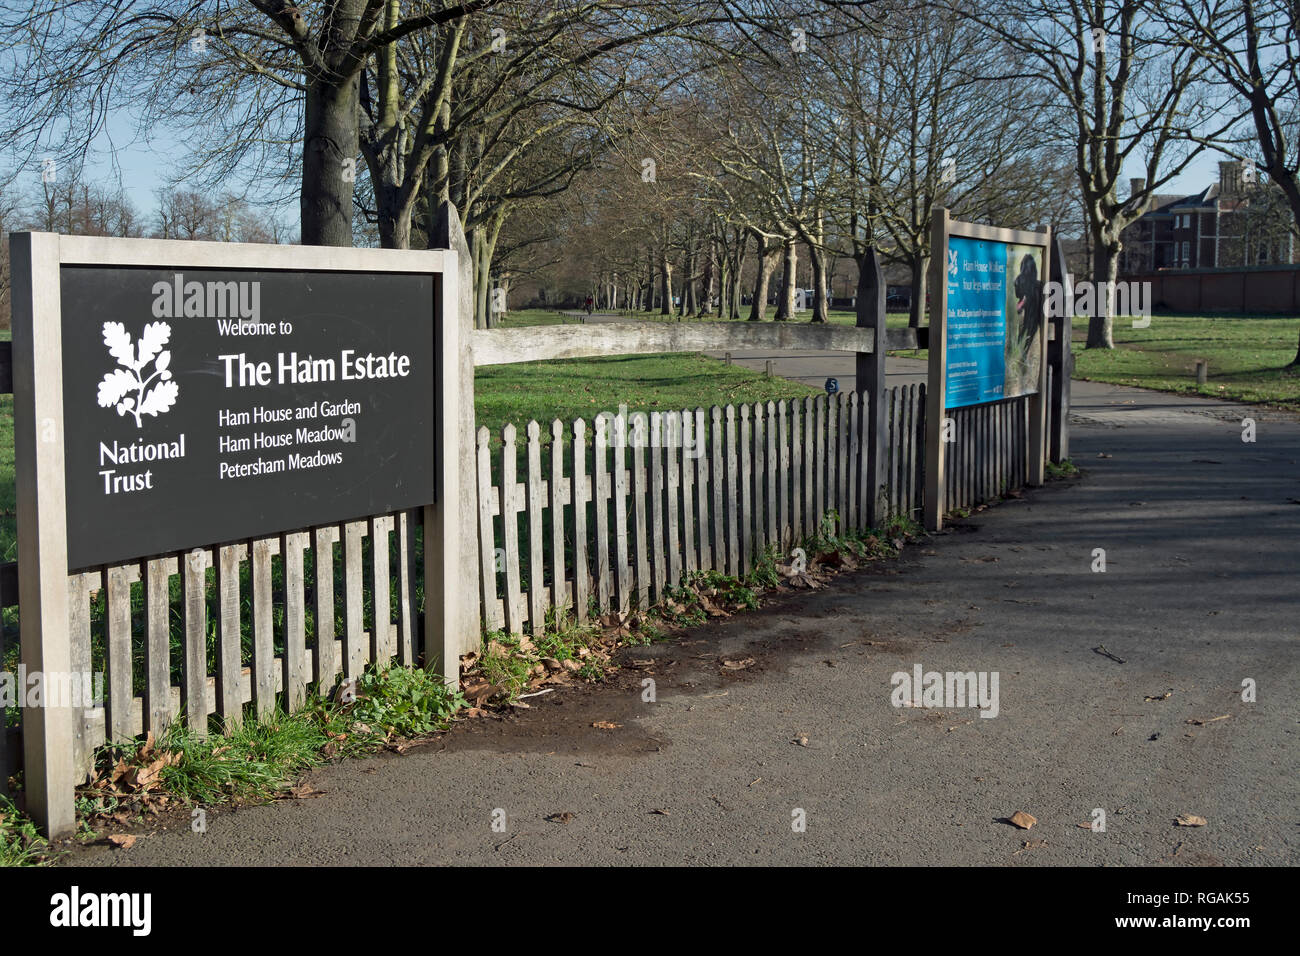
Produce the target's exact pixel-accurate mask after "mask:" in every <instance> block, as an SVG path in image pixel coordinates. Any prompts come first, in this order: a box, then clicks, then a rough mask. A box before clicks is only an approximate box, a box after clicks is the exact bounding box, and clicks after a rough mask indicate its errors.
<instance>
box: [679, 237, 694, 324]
mask: <svg viewBox="0 0 1300 956" xmlns="http://www.w3.org/2000/svg"><path fill="white" fill-rule="evenodd" d="M694 314H695V243H694V242H690V243H688V244H687V246H686V253H685V255H684V257H683V261H682V308H681V311H680V312H679V313H678V316H679V317H685V316H688V315H694Z"/></svg>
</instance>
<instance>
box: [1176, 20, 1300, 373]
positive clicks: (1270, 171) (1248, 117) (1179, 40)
mask: <svg viewBox="0 0 1300 956" xmlns="http://www.w3.org/2000/svg"><path fill="white" fill-rule="evenodd" d="M1162 18H1163V21H1164V23H1165V24H1166V25H1167V27H1168V30H1169V36H1170V41H1171V42H1172V43H1173V44H1175V45H1177V46H1180V47H1183V48H1185V49H1187V50H1189V51H1191V52H1192V54H1194V55H1196V56H1198V57H1200V58H1201V59H1202V60H1203V61H1204V62H1205V63H1206V64H1207V65H1208V69H1209V77H1210V78H1211V79H1213V80H1214V81H1215V88H1214V95H1215V96H1216V97H1217V98H1218V99H1219V100H1220V102H1221V105H1222V108H1223V110H1224V111H1225V112H1226V113H1228V114H1229V115H1232V116H1233V117H1234V118H1235V119H1236V120H1237V121H1236V122H1234V123H1232V125H1231V126H1229V127H1228V128H1226V129H1221V130H1219V132H1218V133H1217V135H1207V134H1206V132H1205V131H1196V132H1195V133H1194V137H1195V138H1196V139H1197V141H1198V142H1200V143H1201V144H1202V145H1208V146H1213V147H1215V148H1217V149H1219V150H1220V151H1222V152H1224V153H1227V154H1228V155H1230V156H1234V157H1236V158H1237V159H1239V160H1242V161H1245V162H1247V163H1249V164H1251V165H1252V166H1253V167H1255V168H1256V169H1257V170H1258V172H1259V173H1261V174H1263V176H1264V177H1266V179H1267V184H1261V185H1262V186H1264V189H1260V190H1255V192H1256V193H1257V194H1258V195H1260V196H1261V197H1265V196H1266V195H1267V192H1266V191H1265V190H1268V191H1271V190H1276V191H1277V192H1280V193H1281V195H1282V196H1283V197H1284V198H1285V200H1286V202H1287V204H1288V205H1289V206H1290V210H1291V215H1292V218H1293V220H1294V223H1295V226H1296V228H1298V229H1300V147H1298V146H1297V143H1298V141H1300V140H1298V136H1300V103H1298V102H1297V100H1298V99H1300V7H1297V5H1296V3H1295V2H1294V0H1177V2H1175V3H1172V4H1169V5H1167V6H1164V7H1162ZM1252 205H1253V206H1258V205H1262V206H1263V207H1265V208H1267V207H1269V206H1271V205H1272V203H1271V202H1268V201H1267V200H1266V201H1264V202H1263V203H1262V204H1255V203H1253V204H1252ZM1256 211H1258V209H1257V210H1256ZM1266 219H1267V217H1265V220H1266ZM1256 225H1257V226H1259V227H1261V228H1262V227H1263V223H1262V222H1261V223H1257V224H1256ZM1291 365H1292V366H1300V343H1297V347H1296V355H1295V358H1294V359H1293V360H1292V362H1291Z"/></svg>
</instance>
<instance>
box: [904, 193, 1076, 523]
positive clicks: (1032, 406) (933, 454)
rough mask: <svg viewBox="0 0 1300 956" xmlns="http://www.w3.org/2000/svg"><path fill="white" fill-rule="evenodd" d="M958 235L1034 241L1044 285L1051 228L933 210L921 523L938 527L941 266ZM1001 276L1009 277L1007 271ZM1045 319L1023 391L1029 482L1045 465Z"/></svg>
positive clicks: (943, 348)
mask: <svg viewBox="0 0 1300 956" xmlns="http://www.w3.org/2000/svg"><path fill="white" fill-rule="evenodd" d="M951 236H961V237H965V238H969V239H986V240H989V241H992V242H1000V243H1007V244H1010V245H1022V246H1035V247H1039V248H1041V249H1042V262H1041V266H1040V269H1041V279H1042V282H1043V288H1044V291H1045V290H1046V287H1047V282H1048V280H1049V278H1050V274H1051V266H1050V262H1049V259H1050V250H1051V248H1052V231H1051V229H1050V228H1048V229H1047V230H1045V231H1043V232H1033V231H1029V230H1024V229H1003V228H1000V227H998V226H986V225H983V224H982V223H974V222H961V221H959V220H955V219H952V218H950V217H949V213H948V210H947V209H945V208H943V207H942V206H939V207H936V208H935V210H934V215H933V221H932V224H931V231H930V282H929V285H930V337H929V377H928V384H927V385H926V409H925V413H926V414H925V449H926V451H925V513H924V517H925V527H926V530H927V531H938V530H939V529H941V528H942V527H943V509H944V502H945V501H946V500H947V488H946V485H945V477H944V474H945V466H946V457H947V447H946V443H945V442H944V441H943V430H944V428H943V426H944V418H945V416H946V414H947V410H948V409H947V404H946V400H947V367H948V341H947V331H948V330H947V318H948V283H947V279H946V272H945V270H946V267H947V261H948V239H949V237H951ZM1006 281H1008V282H1009V281H1011V277H1010V276H1007V279H1006ZM1050 325H1051V322H1050V320H1049V318H1048V316H1047V315H1046V312H1044V316H1043V324H1042V327H1041V330H1040V334H1039V341H1038V349H1039V352H1040V355H1039V365H1038V388H1037V390H1036V391H1035V392H1034V393H1033V394H1032V395H1030V396H1029V433H1028V441H1027V447H1026V449H1025V455H1026V470H1025V475H1026V476H1027V481H1028V483H1029V484H1030V485H1035V486H1036V485H1041V484H1042V483H1043V480H1044V478H1045V476H1046V467H1047V406H1048V401H1049V395H1048V372H1047V369H1048V349H1047V341H1048V336H1049V334H1050V331H1049V326H1050Z"/></svg>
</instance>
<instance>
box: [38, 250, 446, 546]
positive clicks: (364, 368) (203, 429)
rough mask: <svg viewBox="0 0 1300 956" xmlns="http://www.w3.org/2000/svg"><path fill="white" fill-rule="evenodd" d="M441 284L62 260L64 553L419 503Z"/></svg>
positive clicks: (265, 529)
mask: <svg viewBox="0 0 1300 956" xmlns="http://www.w3.org/2000/svg"><path fill="white" fill-rule="evenodd" d="M435 284H436V277H435V276H433V275H429V274H404V273H349V272H338V271H335V272H325V271H321V272H311V271H293V272H289V271H252V270H219V269H184V270H180V269H151V268H139V267H96V266H68V265H65V266H63V267H62V268H61V270H60V291H61V315H62V345H63V356H62V358H63V408H64V418H65V436H64V444H65V449H64V463H65V485H66V495H67V542H68V566H69V569H70V570H78V569H82V568H88V567H93V566H96V565H103V564H112V563H115V562H120V561H125V560H130V559H134V558H140V557H144V556H149V555H155V554H162V553H166V552H169V551H177V550H182V549H185V548H187V547H191V546H193V545H195V544H196V543H198V542H203V543H205V544H216V543H221V542H226V541H234V540H240V539H245V538H251V537H262V536H267V535H271V534H275V533H279V532H281V531H288V530H293V529H296V528H306V527H310V526H312V525H317V524H326V523H334V522H338V521H342V520H348V519H351V518H358V517H364V516H367V515H372V514H382V513H384V512H387V511H396V510H400V509H405V508H412V507H416V506H421V505H427V504H430V503H431V502H432V501H433V496H434V486H435V481H434V421H435V412H436V409H435V398H434V394H435V393H434V383H435V375H434V314H435V293H436V290H435Z"/></svg>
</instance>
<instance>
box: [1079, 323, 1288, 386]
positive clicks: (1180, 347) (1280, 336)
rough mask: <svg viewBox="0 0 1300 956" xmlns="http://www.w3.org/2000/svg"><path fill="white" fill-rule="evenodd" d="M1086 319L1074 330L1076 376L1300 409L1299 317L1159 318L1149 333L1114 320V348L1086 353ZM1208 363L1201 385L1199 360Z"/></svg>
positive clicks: (1130, 324)
mask: <svg viewBox="0 0 1300 956" xmlns="http://www.w3.org/2000/svg"><path fill="white" fill-rule="evenodd" d="M1087 333H1088V320H1087V319H1082V318H1080V319H1076V320H1075V325H1074V343H1073V347H1074V356H1075V365H1074V377H1075V378H1083V379H1091V380H1093V381H1098V382H1110V383H1112V384H1116V385H1137V386H1140V387H1142V388H1154V389H1159V390H1161V391H1166V392H1182V393H1186V394H1190V395H1204V396H1208V397H1213V398H1225V399H1231V400H1233V401H1240V402H1252V403H1259V404H1264V405H1271V406H1275V407H1278V408H1286V409H1292V410H1300V368H1291V369H1287V368H1286V365H1287V364H1288V363H1289V362H1290V361H1291V360H1292V359H1293V358H1295V354H1296V336H1297V333H1300V318H1296V317H1290V316H1172V315H1155V316H1152V317H1151V325H1150V327H1148V328H1145V329H1135V328H1133V327H1132V320H1131V319H1127V318H1121V319H1116V320H1115V331H1114V338H1115V348H1114V349H1113V350H1103V349H1085V348H1084V347H1083V343H1084V341H1085V340H1086V338H1087ZM1197 359H1206V360H1207V361H1208V362H1209V363H1210V368H1209V382H1208V384H1206V385H1203V386H1198V385H1197V384H1196V360H1197Z"/></svg>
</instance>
